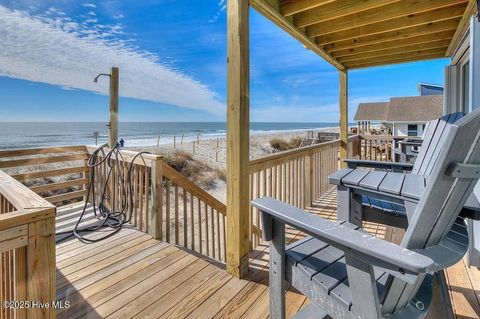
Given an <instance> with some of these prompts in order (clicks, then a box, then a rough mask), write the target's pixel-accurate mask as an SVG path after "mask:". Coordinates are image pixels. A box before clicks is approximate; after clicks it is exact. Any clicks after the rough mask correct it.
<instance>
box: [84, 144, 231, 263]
mask: <svg viewBox="0 0 480 319" xmlns="http://www.w3.org/2000/svg"><path fill="white" fill-rule="evenodd" d="M87 148H88V151H89V152H90V153H91V152H93V151H94V148H92V147H87ZM105 151H106V152H107V151H108V150H105ZM120 154H121V156H120V157H119V160H120V161H121V163H120V167H121V169H120V170H119V169H118V165H117V163H116V159H114V158H113V157H112V159H111V163H110V165H112V166H113V167H114V169H113V170H112V175H111V176H110V181H109V187H108V189H107V198H108V200H107V203H106V204H107V205H108V208H109V209H113V210H118V209H119V208H120V207H122V205H124V202H122V199H125V198H128V197H129V196H130V194H129V193H128V192H129V190H128V189H126V188H125V187H124V186H125V185H122V182H121V181H122V179H123V180H127V177H128V176H127V175H128V169H129V166H130V163H132V160H133V158H134V157H135V155H136V154H137V153H136V152H131V151H121V152H120ZM104 155H105V153H104V154H100V155H99V158H98V159H99V161H101V160H102V159H103V156H104ZM107 172H108V169H107V162H104V163H103V164H102V165H101V166H98V167H96V168H95V175H96V179H95V180H96V183H97V185H96V186H97V187H96V189H100V187H101V185H104V183H105V180H106V178H107ZM131 181H132V182H133V185H132V188H133V198H134V200H133V205H132V206H130V203H129V202H128V201H127V209H126V212H132V215H131V216H132V217H131V224H132V225H133V226H134V227H136V228H137V229H139V230H141V231H143V232H146V233H149V234H151V235H152V236H153V237H154V238H157V239H160V240H163V241H166V242H169V243H174V244H176V245H180V246H183V247H185V248H188V249H191V250H192V251H195V252H198V253H200V254H202V255H205V256H209V257H211V258H213V259H216V260H218V261H222V262H223V261H225V255H226V253H225V236H226V234H225V222H226V218H225V214H226V206H225V204H224V203H222V202H220V201H219V200H217V199H216V198H215V197H213V196H212V195H210V194H209V193H208V192H206V191H205V190H203V189H202V188H200V187H199V186H197V185H196V184H195V183H193V182H192V181H190V180H189V179H188V178H186V177H185V176H183V175H182V174H180V173H179V172H177V171H176V170H175V169H173V168H172V167H170V166H169V165H168V164H166V163H165V162H163V159H162V156H159V155H150V154H143V155H142V156H140V157H137V158H136V159H135V161H134V163H133V168H132V171H131ZM95 195H96V199H95V201H96V203H97V204H98V203H99V202H100V196H101V194H100V193H99V192H97V193H96V194H95ZM89 200H90V201H91V199H89Z"/></svg>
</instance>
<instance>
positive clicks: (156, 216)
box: [148, 156, 163, 240]
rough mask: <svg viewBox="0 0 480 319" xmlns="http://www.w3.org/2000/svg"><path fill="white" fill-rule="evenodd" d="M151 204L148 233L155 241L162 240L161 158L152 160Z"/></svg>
mask: <svg viewBox="0 0 480 319" xmlns="http://www.w3.org/2000/svg"><path fill="white" fill-rule="evenodd" d="M151 174H152V175H151V180H152V186H151V187H152V190H151V194H152V202H151V209H150V221H149V223H148V224H149V227H150V229H149V233H150V235H151V236H152V237H153V238H155V239H160V240H161V239H162V223H163V220H162V209H163V181H162V180H163V158H162V157H160V156H159V157H158V158H156V159H154V160H152V171H151Z"/></svg>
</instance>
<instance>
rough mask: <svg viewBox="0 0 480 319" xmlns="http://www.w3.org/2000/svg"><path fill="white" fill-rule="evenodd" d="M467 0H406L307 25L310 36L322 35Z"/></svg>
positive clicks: (424, 11)
mask: <svg viewBox="0 0 480 319" xmlns="http://www.w3.org/2000/svg"><path fill="white" fill-rule="evenodd" d="M465 3H466V0H435V1H432V0H404V1H402V2H400V3H393V4H390V5H386V6H383V7H381V8H378V9H372V10H368V11H363V12H360V13H356V14H351V15H349V16H346V17H342V18H338V19H333V20H328V21H325V22H321V23H317V24H314V25H311V26H309V27H307V34H308V35H309V36H314V37H316V36H321V35H325V34H329V33H334V32H341V31H345V30H349V29H352V28H358V27H362V26H368V25H371V24H375V23H379V22H383V21H392V19H398V18H402V17H412V16H415V15H420V14H422V13H428V12H432V11H433V10H436V9H437V10H438V9H442V8H443V9H444V10H449V9H450V7H451V6H454V5H456V4H465Z"/></svg>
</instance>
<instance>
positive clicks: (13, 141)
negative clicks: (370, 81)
mask: <svg viewBox="0 0 480 319" xmlns="http://www.w3.org/2000/svg"><path fill="white" fill-rule="evenodd" d="M106 124H107V123H101V122H72V123H64V122H60V123H58V122H50V123H42V122H31V123H30V122H21V123H20V122H19V123H13V122H0V149H17V148H34V147H47V146H62V145H94V144H95V138H94V137H93V132H99V134H100V138H99V139H98V144H102V143H105V142H107V138H108V128H107V126H106ZM336 126H338V124H337V123H261V122H254V123H251V124H250V131H251V134H255V133H261V132H270V133H274V132H281V131H297V130H298V131H301V130H308V129H319V128H325V127H336ZM225 133H226V124H225V123H224V122H122V123H119V138H122V139H123V140H124V141H125V146H126V147H132V146H151V145H156V144H157V140H158V137H159V136H160V144H168V143H172V142H173V136H177V137H178V136H181V135H182V134H184V141H189V140H194V139H196V138H197V134H200V135H201V138H202V139H207V138H215V137H224V136H225Z"/></svg>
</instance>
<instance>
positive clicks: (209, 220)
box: [161, 163, 227, 262]
mask: <svg viewBox="0 0 480 319" xmlns="http://www.w3.org/2000/svg"><path fill="white" fill-rule="evenodd" d="M162 174H163V184H164V189H165V190H164V194H163V196H164V199H165V200H164V203H165V204H164V205H162V207H163V208H164V210H165V212H164V214H163V216H164V218H165V219H164V221H165V222H164V223H162V226H163V228H162V230H161V234H162V239H163V240H165V241H166V242H171V243H175V244H177V245H181V246H183V247H186V248H189V249H191V250H193V251H196V252H198V253H200V254H202V255H205V256H209V257H211V258H214V259H216V260H218V261H222V262H224V261H225V259H226V251H225V249H226V245H225V243H226V233H225V231H226V213H227V207H226V205H225V204H224V203H222V202H220V201H219V200H218V199H216V198H215V197H213V196H212V195H210V194H209V193H208V192H206V191H204V190H203V189H202V188H200V187H199V186H197V185H196V184H195V183H193V182H192V181H190V180H189V179H187V178H186V177H185V176H183V175H182V174H180V173H179V172H177V171H176V170H175V169H173V168H172V167H170V166H169V165H168V164H166V163H163V170H162Z"/></svg>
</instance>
